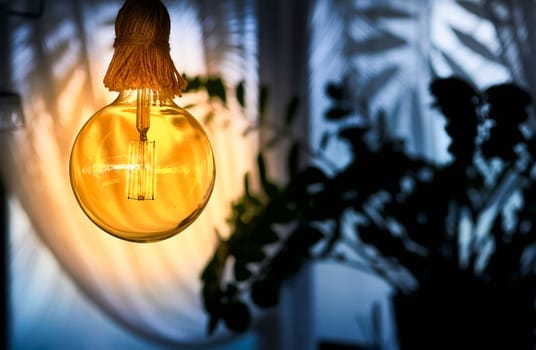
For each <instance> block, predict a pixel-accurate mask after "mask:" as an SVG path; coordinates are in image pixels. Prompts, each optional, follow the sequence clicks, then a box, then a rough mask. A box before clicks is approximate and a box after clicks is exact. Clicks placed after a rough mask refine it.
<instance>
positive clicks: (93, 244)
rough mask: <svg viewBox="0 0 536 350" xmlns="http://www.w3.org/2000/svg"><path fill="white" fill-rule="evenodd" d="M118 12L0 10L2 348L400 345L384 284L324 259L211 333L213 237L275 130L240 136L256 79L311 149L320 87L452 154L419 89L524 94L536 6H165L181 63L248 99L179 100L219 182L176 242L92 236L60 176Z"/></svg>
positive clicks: (106, 57) (88, 110)
mask: <svg viewBox="0 0 536 350" xmlns="http://www.w3.org/2000/svg"><path fill="white" fill-rule="evenodd" d="M122 3H123V1H115V0H54V1H52V0H17V1H15V0H0V117H1V118H2V121H1V124H2V131H0V144H1V147H2V151H1V152H0V161H1V164H0V168H1V175H2V180H3V184H4V190H3V193H2V200H3V212H4V215H3V217H2V219H3V222H2V230H3V235H2V239H3V243H2V249H3V257H4V263H5V269H4V271H3V277H4V281H5V282H6V283H5V288H4V289H5V290H4V298H3V299H4V304H3V308H4V314H5V318H6V322H7V325H8V326H7V331H6V334H5V341H6V344H7V345H6V346H7V348H9V349H140V350H141V349H143V350H152V349H155V350H157V349H214V350H216V349H237V350H238V349H248V350H249V349H251V350H253V349H311V350H313V349H322V348H324V349H328V348H331V349H345V348H348V349H351V348H352V347H350V346H351V344H373V345H374V346H375V348H378V349H397V348H398V345H397V344H398V343H397V339H396V331H395V326H394V321H393V315H392V307H391V304H390V299H389V298H390V293H391V287H390V286H389V285H388V284H386V283H385V282H384V281H383V280H380V279H379V278H377V277H374V276H372V275H370V274H367V273H364V272H362V271H358V270H355V269H351V268H348V267H345V266H340V265H337V264H329V263H320V264H312V265H308V266H307V267H306V268H305V269H303V271H301V272H300V273H299V274H298V275H297V276H296V277H295V278H293V279H292V280H291V281H289V283H288V285H287V286H286V287H285V289H284V291H283V295H282V301H281V304H280V305H279V306H278V307H277V308H275V309H274V310H270V311H269V312H266V313H263V314H261V315H258V318H257V319H256V322H255V324H254V327H253V328H252V330H251V331H249V332H247V333H245V334H240V335H237V334H233V333H230V332H229V331H227V330H226V329H225V328H224V327H221V328H219V329H218V330H217V332H216V333H215V334H214V335H212V336H207V333H206V329H207V316H206V315H205V313H204V311H203V307H202V301H201V299H200V295H199V293H200V278H199V277H200V273H201V271H202V269H203V267H204V264H206V262H207V260H208V259H209V257H210V255H211V254H212V251H213V249H214V247H215V244H216V243H217V239H218V238H217V236H216V234H215V230H216V229H218V231H220V233H221V234H222V235H225V234H226V232H225V230H226V225H225V218H226V216H227V215H228V214H229V203H230V202H231V201H232V200H233V199H235V197H236V196H237V195H238V193H239V191H240V190H241V189H242V184H243V182H242V181H243V174H244V173H245V172H246V171H249V170H251V169H252V168H253V167H254V165H255V155H256V151H257V150H258V148H259V145H260V144H261V143H262V142H264V141H266V138H267V137H268V136H267V135H264V134H263V133H262V132H254V133H248V134H247V135H244V130H245V129H246V128H247V127H248V126H250V125H251V123H254V122H255V121H256V118H258V115H257V113H256V111H257V110H258V102H257V101H258V100H259V90H258V86H259V85H261V84H262V85H266V86H267V87H268V88H269V91H270V95H269V99H268V102H267V109H266V111H267V118H268V119H269V120H273V121H275V122H277V121H280V120H281V118H283V116H284V110H285V108H286V104H287V102H288V100H289V99H290V98H292V97H294V96H299V98H300V103H301V104H300V110H299V114H298V119H297V124H296V125H295V128H296V130H297V131H298V134H299V136H300V137H301V138H302V140H303V141H305V142H307V143H308V144H309V145H310V147H311V148H313V149H315V148H318V146H319V144H320V143H321V135H322V134H323V132H325V131H326V128H329V127H330V125H327V124H326V123H325V122H324V119H323V114H324V112H325V111H326V109H327V108H328V103H329V101H328V99H327V97H326V95H325V86H326V84H328V83H330V82H337V83H340V82H344V83H345V84H346V86H349V87H351V88H350V90H349V91H350V92H351V96H350V99H351V101H352V103H353V105H355V106H359V107H360V108H361V111H366V113H367V115H369V116H371V118H376V117H378V116H379V115H381V114H382V113H383V114H384V115H386V116H388V117H387V119H386V120H385V122H386V125H387V128H388V130H389V132H390V133H392V134H394V135H397V136H400V137H402V138H404V139H405V140H406V145H407V148H408V151H409V152H410V153H413V154H418V155H421V156H424V157H426V158H428V159H432V160H434V161H437V162H438V163H442V162H446V161H448V160H449V154H448V152H447V145H448V143H449V140H448V137H447V135H446V134H445V132H444V130H443V128H444V124H443V122H442V119H441V118H438V117H437V115H436V113H437V112H436V111H434V110H432V108H431V105H430V104H431V97H430V94H429V90H428V85H429V83H430V80H431V79H432V78H433V77H438V76H439V77H443V76H450V75H453V74H456V75H458V76H462V77H464V78H466V79H468V80H469V81H470V82H472V83H474V85H475V86H477V87H486V86H489V85H492V84H496V83H502V82H505V81H510V80H513V81H515V82H517V83H519V84H521V85H523V86H524V87H526V88H527V90H528V91H529V92H530V93H531V94H532V93H533V92H534V91H535V89H536V85H535V84H536V69H535V68H534V65H533V64H532V57H533V54H534V50H535V49H536V39H535V37H534V30H533V28H534V27H535V23H534V21H536V2H535V1H531V0H527V1H516V2H512V1H507V0H491V1H478V0H475V1H469V0H468V1H455V0H434V1H432V0H381V1H372V0H291V1H288V0H272V1H265V0H165V1H163V3H164V4H165V5H166V6H167V8H168V10H169V12H170V16H171V37H170V47H171V56H172V58H173V60H174V62H175V64H176V66H177V69H178V70H179V71H180V72H182V73H184V74H186V75H187V76H190V77H194V76H200V77H210V76H218V77H221V78H222V80H223V81H224V82H225V84H226V85H228V86H229V87H232V86H236V85H237V84H238V83H239V82H243V83H244V86H245V99H246V104H245V106H246V107H245V108H241V107H240V104H239V103H238V101H237V96H235V95H234V94H232V93H230V94H229V95H228V96H227V99H228V100H227V105H226V106H225V108H224V107H223V106H221V105H219V104H218V102H217V101H212V100H211V99H210V98H209V96H207V94H206V93H205V92H203V91H199V92H197V93H188V94H185V95H184V96H183V97H181V98H179V99H177V100H176V102H177V103H178V104H179V105H181V106H192V107H191V112H192V113H193V114H194V115H196V116H200V120H201V121H203V122H205V127H206V129H207V131H208V133H209V136H210V138H211V141H212V143H213V148H214V152H215V155H216V166H217V173H218V175H217V181H216V187H215V190H214V193H213V195H212V198H211V200H210V202H209V204H208V206H207V208H206V210H205V212H204V213H203V214H202V216H201V218H200V219H199V220H197V221H196V222H195V223H194V224H193V225H192V226H191V227H190V228H188V229H187V230H186V231H185V232H184V233H182V234H180V235H178V236H176V237H173V238H171V239H168V240H166V241H163V242H159V243H152V244H142V245H140V244H134V243H128V242H123V241H120V240H118V239H116V238H113V237H111V236H109V235H107V234H104V233H103V232H102V231H100V230H99V229H98V228H96V227H95V226H94V225H93V224H92V223H91V222H90V221H89V220H88V219H87V218H86V217H85V216H84V214H83V213H82V212H81V210H80V209H79V207H78V204H77V203H76V201H75V199H74V197H73V195H72V191H71V188H70V184H69V177H68V159H69V152H70V149H71V146H72V143H73V141H74V138H75V136H76V133H77V132H78V130H79V129H80V127H81V126H82V125H83V123H84V122H85V121H86V120H87V119H88V118H89V117H90V116H91V115H92V114H93V113H94V112H95V111H97V110H98V109H99V108H101V107H102V106H104V105H106V104H108V103H110V102H111V101H112V100H113V99H114V98H115V96H116V94H115V93H113V92H109V91H108V90H107V89H106V88H104V86H103V85H102V78H103V76H104V73H105V71H106V68H107V65H108V63H109V61H110V59H111V56H112V53H113V47H112V45H113V40H114V21H115V17H116V15H117V11H118V10H119V8H120V6H121V5H122ZM19 106H20V107H19ZM363 113H364V112H363ZM208 115H213V117H210V118H208V117H206V116H208ZM22 121H23V123H22ZM325 151H326V153H327V155H328V157H330V158H331V160H332V161H333V162H334V163H335V164H340V165H342V164H345V162H347V161H348V151H347V149H346V148H345V146H344V145H343V144H338V143H330V144H329V145H328V146H327V148H326V150H325ZM280 158H281V157H280V155H278V152H277V148H276V149H275V151H274V152H272V153H271V154H270V159H269V162H270V164H271V167H270V170H271V172H272V175H273V176H276V177H277V176H278V172H279V168H278V165H279V164H280V163H281V161H280ZM372 320H375V321H374V322H376V323H378V324H379V325H380V327H379V328H378V329H379V330H380V332H379V333H378V332H376V331H372V330H371V329H372V328H374V326H371V324H372ZM378 320H379V321H378ZM371 327H372V328H371ZM330 344H331V345H330ZM345 344H346V345H345ZM337 346H338V347H337ZM344 346H347V347H344ZM354 348H357V347H354Z"/></svg>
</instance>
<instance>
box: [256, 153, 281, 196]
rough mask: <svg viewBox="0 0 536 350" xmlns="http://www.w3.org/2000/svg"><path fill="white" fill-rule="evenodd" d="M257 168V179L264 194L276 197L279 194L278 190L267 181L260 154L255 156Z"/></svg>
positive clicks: (264, 166)
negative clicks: (259, 180) (258, 178)
mask: <svg viewBox="0 0 536 350" xmlns="http://www.w3.org/2000/svg"><path fill="white" fill-rule="evenodd" d="M257 167H258V169H259V177H260V179H261V184H262V187H263V189H264V192H266V194H267V195H268V196H270V197H273V196H275V195H277V194H278V193H279V189H278V188H277V186H276V185H275V184H274V183H272V182H271V181H270V180H269V179H268V176H267V175H266V164H265V163H264V157H263V155H262V153H259V154H258V155H257Z"/></svg>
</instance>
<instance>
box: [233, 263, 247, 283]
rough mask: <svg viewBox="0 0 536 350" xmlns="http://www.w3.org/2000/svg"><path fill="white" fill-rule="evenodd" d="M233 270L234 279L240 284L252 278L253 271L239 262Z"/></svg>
mask: <svg viewBox="0 0 536 350" xmlns="http://www.w3.org/2000/svg"><path fill="white" fill-rule="evenodd" d="M233 270H234V277H235V279H236V280H237V281H238V282H242V281H245V280H247V279H248V278H250V277H251V271H250V270H249V269H248V268H247V266H246V264H243V263H241V262H239V260H236V261H235V264H234V268H233Z"/></svg>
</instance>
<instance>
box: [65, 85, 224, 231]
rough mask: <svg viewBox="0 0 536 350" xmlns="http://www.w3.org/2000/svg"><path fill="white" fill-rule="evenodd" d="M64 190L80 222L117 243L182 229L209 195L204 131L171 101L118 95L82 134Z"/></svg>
mask: <svg viewBox="0 0 536 350" xmlns="http://www.w3.org/2000/svg"><path fill="white" fill-rule="evenodd" d="M69 167H70V169H69V170H70V179H71V186H72V188H73V191H74V193H75V197H76V199H77V200H78V203H79V204H80V206H81V207H82V209H83V210H84V212H85V213H86V214H87V216H88V217H89V218H90V219H91V220H92V221H93V222H94V223H95V224H96V225H97V226H99V227H100V228H101V229H103V230H104V231H106V232H108V233H110V234H111V235H113V236H116V237H118V238H121V239H125V240H128V241H134V242H153V241H159V240H163V239H166V238H169V237H171V236H173V235H176V234H177V233H179V232H181V231H183V230H184V229H185V228H186V227H188V226H189V225H190V224H191V223H192V222H193V221H194V220H195V219H196V218H197V217H198V216H199V214H201V212H202V210H203V209H204V207H205V206H206V204H207V202H208V200H209V197H210V195H211V193H212V189H213V188H214V180H215V175H216V172H215V165H214V155H213V152H212V147H211V145H210V142H209V139H208V137H207V134H206V133H205V130H204V129H203V127H202V126H201V125H200V124H199V122H198V121H197V120H196V119H195V118H194V117H193V116H192V115H191V114H189V113H188V112H187V111H186V110H184V109H182V108H180V107H179V106H177V105H176V104H175V103H174V102H173V100H172V99H171V98H166V97H165V96H161V95H160V94H159V93H157V92H153V91H151V90H147V89H140V90H125V91H122V92H121V93H120V94H119V97H118V98H117V99H116V100H115V101H114V102H113V103H111V104H110V105H108V106H106V107H104V108H102V109H101V110H99V111H98V112H97V113H95V114H94V115H93V116H92V117H91V118H90V119H89V120H88V121H87V122H86V124H85V125H84V126H83V127H82V129H81V130H80V132H79V133H78V136H77V137H76V140H75V142H74V145H73V148H72V151H71V158H70V165H69Z"/></svg>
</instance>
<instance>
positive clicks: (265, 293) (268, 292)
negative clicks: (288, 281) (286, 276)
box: [251, 279, 281, 308]
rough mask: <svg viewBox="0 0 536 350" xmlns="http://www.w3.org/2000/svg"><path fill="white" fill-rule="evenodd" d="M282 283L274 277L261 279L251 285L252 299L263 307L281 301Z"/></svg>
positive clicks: (268, 306) (271, 305)
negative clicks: (280, 290)
mask: <svg viewBox="0 0 536 350" xmlns="http://www.w3.org/2000/svg"><path fill="white" fill-rule="evenodd" d="M280 288H281V283H280V282H278V281H277V280H274V279H260V280H257V281H255V282H254V283H253V284H252V285H251V300H253V302H254V303H255V304H256V305H257V306H259V307H262V308H270V307H273V306H275V305H277V303H278V302H279V289H280Z"/></svg>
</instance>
